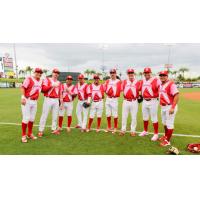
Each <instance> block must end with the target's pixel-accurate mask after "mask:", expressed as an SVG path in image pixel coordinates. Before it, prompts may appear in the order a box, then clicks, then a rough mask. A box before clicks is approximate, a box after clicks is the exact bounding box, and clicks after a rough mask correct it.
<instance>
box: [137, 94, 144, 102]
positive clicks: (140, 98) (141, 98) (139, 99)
mask: <svg viewBox="0 0 200 200" xmlns="http://www.w3.org/2000/svg"><path fill="white" fill-rule="evenodd" d="M137 101H138V103H142V102H143V97H142V95H139V97H138V99H137Z"/></svg>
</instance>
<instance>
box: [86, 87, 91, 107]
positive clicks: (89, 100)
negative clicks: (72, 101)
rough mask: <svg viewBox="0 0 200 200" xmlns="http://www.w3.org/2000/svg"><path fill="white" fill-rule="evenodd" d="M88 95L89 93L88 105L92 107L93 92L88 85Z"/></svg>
mask: <svg viewBox="0 0 200 200" xmlns="http://www.w3.org/2000/svg"><path fill="white" fill-rule="evenodd" d="M86 93H87V96H88V99H87V103H88V104H89V105H90V103H91V100H92V91H91V89H90V85H87V87H86Z"/></svg>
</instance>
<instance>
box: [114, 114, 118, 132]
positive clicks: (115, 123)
mask: <svg viewBox="0 0 200 200" xmlns="http://www.w3.org/2000/svg"><path fill="white" fill-rule="evenodd" d="M117 127H118V117H116V118H114V128H115V129H117Z"/></svg>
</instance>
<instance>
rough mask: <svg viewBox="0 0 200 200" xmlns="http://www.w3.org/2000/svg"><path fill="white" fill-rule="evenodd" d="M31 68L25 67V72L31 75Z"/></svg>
mask: <svg viewBox="0 0 200 200" xmlns="http://www.w3.org/2000/svg"><path fill="white" fill-rule="evenodd" d="M32 70H33V68H32V67H30V66H27V67H26V72H29V74H30V76H31V72H32Z"/></svg>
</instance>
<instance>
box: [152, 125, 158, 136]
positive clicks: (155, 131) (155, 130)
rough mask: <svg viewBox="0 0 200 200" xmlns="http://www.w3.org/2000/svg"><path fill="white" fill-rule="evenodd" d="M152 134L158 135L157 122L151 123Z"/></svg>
mask: <svg viewBox="0 0 200 200" xmlns="http://www.w3.org/2000/svg"><path fill="white" fill-rule="evenodd" d="M153 128H154V134H158V122H156V123H153Z"/></svg>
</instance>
